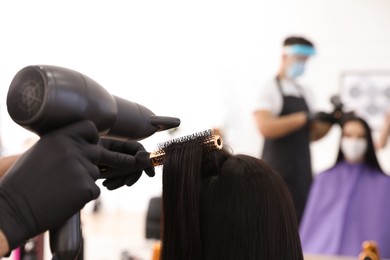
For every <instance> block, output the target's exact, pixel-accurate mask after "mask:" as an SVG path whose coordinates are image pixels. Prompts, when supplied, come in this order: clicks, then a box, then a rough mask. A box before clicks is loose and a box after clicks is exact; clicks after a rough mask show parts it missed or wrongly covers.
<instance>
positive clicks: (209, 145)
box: [152, 129, 222, 166]
mask: <svg viewBox="0 0 390 260" xmlns="http://www.w3.org/2000/svg"><path fill="white" fill-rule="evenodd" d="M215 138H216V132H215V131H214V130H212V129H208V130H205V131H202V132H197V133H194V134H191V135H186V136H182V137H178V138H175V139H172V140H169V141H166V142H163V143H160V144H158V145H157V150H156V151H154V152H153V160H152V161H153V165H155V166H157V165H162V164H163V159H164V154H165V150H166V149H167V148H168V147H172V145H175V146H178V145H179V146H180V144H188V143H193V144H194V143H201V144H202V145H203V148H204V149H205V150H206V151H211V150H215V149H221V147H222V140H221V138H220V136H219V135H217V139H218V140H217V141H215V140H214V139H215ZM216 143H217V144H216Z"/></svg>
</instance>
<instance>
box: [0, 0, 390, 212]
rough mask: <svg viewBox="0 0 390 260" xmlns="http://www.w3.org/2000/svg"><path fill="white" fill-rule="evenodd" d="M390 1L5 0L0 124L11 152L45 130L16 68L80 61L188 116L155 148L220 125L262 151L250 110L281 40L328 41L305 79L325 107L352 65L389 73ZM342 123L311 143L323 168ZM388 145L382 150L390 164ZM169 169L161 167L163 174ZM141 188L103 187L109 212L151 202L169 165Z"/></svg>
mask: <svg viewBox="0 0 390 260" xmlns="http://www.w3.org/2000/svg"><path fill="white" fill-rule="evenodd" d="M389 14H390V1H389V0H342V1H340V0H327V1H323V0H273V1H265V0H264V1H243V0H240V1H238V0H236V1H222V0H218V1H217V0H207V1H172V0H165V1H157V0H154V1H126V0H123V1H121V0H110V1H102V0H83V1H80V0H78V1H76V0H68V1H52V0H51V1H49V0H47V1H46V0H36V1H27V0H12V1H11V0H9V1H1V2H0V37H1V44H0V91H1V92H0V96H1V99H0V109H1V117H0V133H1V140H2V144H3V154H10V153H16V152H19V151H21V149H23V147H24V146H23V145H24V144H25V142H26V140H29V139H31V138H32V139H34V138H35V139H36V138H37V137H36V136H35V135H34V134H32V133H30V132H28V131H27V130H25V129H23V128H21V127H20V126H18V125H16V124H15V123H13V121H12V120H11V119H10V118H9V116H8V113H7V109H6V95H7V91H8V87H9V84H10V82H11V80H12V78H13V76H14V75H15V74H16V72H17V71H18V70H20V69H22V68H23V67H25V66H28V65H34V64H50V65H57V66H62V67H68V68H71V69H74V70H77V71H79V72H81V73H83V74H85V75H87V76H89V77H91V78H92V79H94V80H95V81H97V82H99V83H100V84H101V85H102V86H103V87H104V88H106V89H107V90H108V91H109V92H111V93H112V94H115V95H118V96H121V97H123V98H126V99H129V100H131V101H134V102H137V103H140V104H142V105H144V106H146V107H148V108H149V109H151V110H152V111H153V112H155V114H157V115H166V116H175V117H179V118H180V119H181V122H182V123H181V126H180V128H179V129H177V131H176V132H173V133H168V132H166V133H165V132H162V133H157V134H155V135H153V136H152V137H150V138H147V139H145V140H142V143H143V144H144V145H145V147H146V148H147V149H148V150H153V149H154V148H155V147H156V145H157V144H158V143H159V142H163V141H166V140H167V139H169V138H173V137H177V136H181V135H187V134H190V133H194V132H197V131H202V130H205V129H207V128H211V127H220V128H221V129H222V130H223V131H224V135H225V142H226V143H227V144H228V145H229V146H231V148H232V149H233V151H234V152H236V153H247V154H251V155H255V156H258V155H259V154H260V149H261V145H262V138H261V136H259V134H258V133H257V130H256V128H255V126H254V121H253V118H252V112H251V111H250V104H251V102H253V93H254V89H255V88H257V87H259V86H260V84H261V83H262V82H263V81H265V80H268V79H269V78H271V77H273V76H274V74H275V73H276V69H277V67H278V65H279V60H280V52H281V44H282V41H283V39H284V38H285V37H287V36H289V35H293V34H297V35H302V36H305V37H307V38H309V39H311V40H312V41H313V42H314V43H315V45H316V47H317V51H318V55H316V57H315V58H314V59H312V60H311V61H310V62H309V64H308V67H307V73H306V74H305V76H304V77H303V78H302V83H303V84H305V85H307V86H309V87H310V88H311V89H312V90H313V92H314V94H315V96H316V98H317V100H318V102H317V104H318V107H319V108H320V109H323V110H327V111H330V110H331V109H332V105H331V103H330V101H329V99H330V97H331V96H332V95H333V94H336V93H338V91H339V89H340V76H341V74H342V73H344V72H345V71H354V70H362V71H390V15H389ZM338 136H339V129H338V128H337V127H335V128H334V129H332V131H331V132H330V133H329V134H328V136H326V137H325V138H324V139H322V140H320V141H318V142H316V143H313V144H312V151H313V168H314V171H315V172H318V171H320V170H323V169H325V168H326V167H329V166H330V165H332V164H333V162H334V160H335V157H336V151H337V146H338ZM389 153H390V152H389V148H387V149H385V150H383V151H381V152H380V153H379V156H380V159H381V163H382V165H383V167H384V168H385V169H386V170H387V171H388V172H390V160H388V158H389ZM160 170H161V169H157V172H158V173H159V171H160ZM158 173H157V176H156V177H155V178H148V177H147V176H146V175H145V176H143V177H142V178H141V180H140V181H139V182H138V183H136V185H134V186H133V187H131V188H123V189H120V190H117V191H114V192H108V191H106V190H103V189H102V200H103V205H104V208H105V209H106V210H108V211H110V210H111V211H113V210H118V209H120V210H125V211H141V212H143V211H145V210H146V207H147V202H148V200H149V198H150V197H152V196H155V195H159V194H160V193H161V174H158Z"/></svg>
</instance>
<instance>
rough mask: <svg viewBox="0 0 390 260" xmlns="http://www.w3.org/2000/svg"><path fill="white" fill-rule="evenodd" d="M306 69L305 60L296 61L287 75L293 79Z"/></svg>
mask: <svg viewBox="0 0 390 260" xmlns="http://www.w3.org/2000/svg"><path fill="white" fill-rule="evenodd" d="M304 71H305V62H303V61H295V62H294V63H293V64H291V66H290V67H289V68H288V69H287V71H286V73H287V77H289V78H291V79H293V78H296V77H299V76H301V75H302V74H303V72H304Z"/></svg>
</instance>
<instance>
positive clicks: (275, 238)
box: [161, 142, 303, 260]
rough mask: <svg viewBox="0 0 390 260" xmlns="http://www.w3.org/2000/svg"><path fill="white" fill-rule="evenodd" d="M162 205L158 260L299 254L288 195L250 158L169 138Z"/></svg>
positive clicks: (272, 258) (275, 258)
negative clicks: (159, 258) (161, 228)
mask: <svg viewBox="0 0 390 260" xmlns="http://www.w3.org/2000/svg"><path fill="white" fill-rule="evenodd" d="M163 210H164V216H163V223H164V225H163V232H162V233H163V235H162V258H161V259H162V260H179V259H180V260H192V259H193V260H195V259H196V260H200V259H202V260H208V259H213V260H215V259H224V260H230V259H231V260H233V259H234V260H237V259H245V260H251V259H253V260H259V259H267V260H282V259H283V260H284V259H290V260H295V259H303V256H302V250H301V244H300V239H299V235H298V225H297V220H296V216H295V212H294V208H293V204H292V199H291V197H290V194H289V192H288V190H287V188H286V186H285V184H284V182H283V180H282V179H281V178H280V177H279V175H278V174H276V173H275V172H274V171H273V170H272V169H271V168H270V167H269V166H268V165H267V164H265V163H264V162H263V161H262V160H260V159H257V158H255V157H251V156H248V155H233V154H231V153H229V152H228V151H227V150H225V149H222V150H216V151H212V152H210V151H207V150H206V149H205V148H204V147H203V145H202V143H201V142H193V143H191V142H188V143H181V144H175V143H173V144H171V145H170V146H168V147H167V148H166V149H165V157H164V168H163Z"/></svg>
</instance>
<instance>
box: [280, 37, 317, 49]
mask: <svg viewBox="0 0 390 260" xmlns="http://www.w3.org/2000/svg"><path fill="white" fill-rule="evenodd" d="M294 44H302V45H307V46H310V47H313V48H314V44H313V43H312V42H311V41H309V40H308V39H306V38H303V37H300V36H290V37H287V38H286V39H285V40H284V41H283V46H291V45H294Z"/></svg>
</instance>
